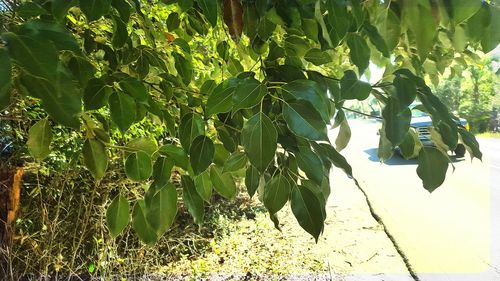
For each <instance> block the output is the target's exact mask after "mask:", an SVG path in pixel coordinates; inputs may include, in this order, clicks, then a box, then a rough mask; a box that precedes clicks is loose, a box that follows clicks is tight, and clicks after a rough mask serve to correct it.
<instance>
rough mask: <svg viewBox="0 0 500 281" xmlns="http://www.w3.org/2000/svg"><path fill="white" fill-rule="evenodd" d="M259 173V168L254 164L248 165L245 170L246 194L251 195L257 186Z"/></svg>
mask: <svg viewBox="0 0 500 281" xmlns="http://www.w3.org/2000/svg"><path fill="white" fill-rule="evenodd" d="M259 182H260V175H259V170H257V169H256V168H255V167H254V166H252V165H250V166H248V168H247V170H246V172H245V186H246V187H247V191H248V194H249V195H250V197H253V195H254V194H255V192H256V191H257V188H258V187H259Z"/></svg>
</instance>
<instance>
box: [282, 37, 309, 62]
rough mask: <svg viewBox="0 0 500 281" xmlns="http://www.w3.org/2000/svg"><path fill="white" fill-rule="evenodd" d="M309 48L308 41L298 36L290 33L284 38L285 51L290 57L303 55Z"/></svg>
mask: <svg viewBox="0 0 500 281" xmlns="http://www.w3.org/2000/svg"><path fill="white" fill-rule="evenodd" d="M309 49H310V46H309V43H308V42H307V41H306V40H305V39H303V38H301V37H299V36H295V35H291V36H288V37H287V38H286V39H285V52H286V54H287V55H288V56H290V57H303V56H304V55H305V54H306V52H307V51H308V50H309Z"/></svg>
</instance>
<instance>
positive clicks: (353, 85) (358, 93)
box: [340, 70, 372, 101]
mask: <svg viewBox="0 0 500 281" xmlns="http://www.w3.org/2000/svg"><path fill="white" fill-rule="evenodd" d="M371 91H372V86H371V85H370V84H369V83H366V82H363V81H361V80H358V77H357V76H356V73H355V72H354V71H352V70H347V71H346V72H344V76H343V77H342V79H341V80H340V95H341V97H342V99H346V100H352V99H357V100H360V101H361V100H365V99H367V98H368V96H369V95H370V92H371Z"/></svg>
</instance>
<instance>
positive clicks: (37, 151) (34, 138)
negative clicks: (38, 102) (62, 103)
mask: <svg viewBox="0 0 500 281" xmlns="http://www.w3.org/2000/svg"><path fill="white" fill-rule="evenodd" d="M51 142H52V128H51V127H50V124H49V120H48V119H42V120H40V121H38V122H36V123H35V125H33V126H32V127H31V128H30V130H29V132H28V142H27V143H26V145H27V146H28V151H29V152H30V154H31V156H33V157H34V158H35V159H37V160H43V159H44V158H46V157H47V156H49V154H50V143H51Z"/></svg>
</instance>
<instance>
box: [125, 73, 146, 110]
mask: <svg viewBox="0 0 500 281" xmlns="http://www.w3.org/2000/svg"><path fill="white" fill-rule="evenodd" d="M119 85H120V88H121V89H122V90H123V91H124V92H125V93H126V94H128V95H129V96H131V97H133V98H134V99H135V100H136V101H137V102H139V103H143V104H147V102H148V97H149V94H148V90H147V89H146V87H145V86H144V83H142V81H141V80H139V79H136V78H132V77H129V76H127V77H125V78H124V79H122V80H121V81H120V82H119Z"/></svg>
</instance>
